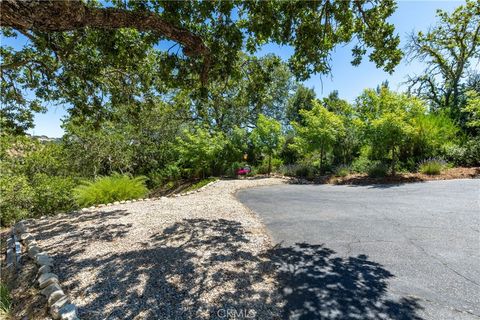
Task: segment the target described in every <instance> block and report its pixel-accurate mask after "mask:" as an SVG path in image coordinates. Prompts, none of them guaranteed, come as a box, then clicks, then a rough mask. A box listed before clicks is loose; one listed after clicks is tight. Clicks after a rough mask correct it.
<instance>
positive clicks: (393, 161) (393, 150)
mask: <svg viewBox="0 0 480 320" xmlns="http://www.w3.org/2000/svg"><path fill="white" fill-rule="evenodd" d="M395 174H396V172H395V145H393V146H392V176H395Z"/></svg>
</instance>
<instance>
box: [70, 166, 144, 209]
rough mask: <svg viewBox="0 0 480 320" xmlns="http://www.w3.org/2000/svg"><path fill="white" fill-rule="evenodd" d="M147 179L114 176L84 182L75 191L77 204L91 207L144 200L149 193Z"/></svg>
mask: <svg viewBox="0 0 480 320" xmlns="http://www.w3.org/2000/svg"><path fill="white" fill-rule="evenodd" d="M145 182H146V178H145V177H143V176H140V177H135V178H133V177H130V176H127V175H120V174H113V175H111V176H107V177H100V178H98V179H96V180H95V181H84V182H83V183H82V184H81V185H80V186H78V187H76V188H75V189H74V190H73V193H74V196H75V199H76V201H77V203H78V204H79V205H80V206H82V207H85V206H90V205H93V204H99V203H109V202H113V201H121V200H128V199H134V198H142V197H144V196H145V195H146V194H147V193H148V189H147V187H146V186H145Z"/></svg>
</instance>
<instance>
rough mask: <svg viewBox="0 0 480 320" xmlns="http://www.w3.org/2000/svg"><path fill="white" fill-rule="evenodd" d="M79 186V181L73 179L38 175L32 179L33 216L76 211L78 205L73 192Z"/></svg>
mask: <svg viewBox="0 0 480 320" xmlns="http://www.w3.org/2000/svg"><path fill="white" fill-rule="evenodd" d="M77 184H78V183H77V181H76V180H75V179H73V178H71V177H55V176H48V175H46V174H44V173H38V174H36V175H35V176H34V177H33V179H32V186H33V199H32V203H33V206H32V214H33V216H38V215H50V214H54V213H56V212H60V211H64V212H68V211H71V210H73V209H75V208H76V207H77V205H76V203H75V199H74V197H73V193H72V192H73V189H74V188H75V186H77Z"/></svg>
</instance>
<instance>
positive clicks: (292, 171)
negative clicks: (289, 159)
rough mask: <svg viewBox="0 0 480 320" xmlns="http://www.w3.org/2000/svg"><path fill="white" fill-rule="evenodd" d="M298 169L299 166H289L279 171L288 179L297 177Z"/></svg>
mask: <svg viewBox="0 0 480 320" xmlns="http://www.w3.org/2000/svg"><path fill="white" fill-rule="evenodd" d="M297 167H298V165H297V164H287V165H284V166H281V167H280V169H279V172H280V173H281V174H283V175H284V176H287V177H295V176H296V171H297Z"/></svg>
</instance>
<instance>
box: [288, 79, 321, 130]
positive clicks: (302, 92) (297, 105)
mask: <svg viewBox="0 0 480 320" xmlns="http://www.w3.org/2000/svg"><path fill="white" fill-rule="evenodd" d="M315 98H316V94H315V91H314V90H313V88H307V87H305V86H304V85H302V84H300V85H298V86H297V89H296V90H295V93H294V94H293V95H292V96H291V97H290V99H289V100H288V104H287V110H286V120H287V121H288V123H290V122H292V121H295V122H300V121H301V118H302V117H301V116H300V110H312V108H313V100H314V99H315Z"/></svg>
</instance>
